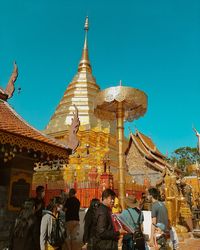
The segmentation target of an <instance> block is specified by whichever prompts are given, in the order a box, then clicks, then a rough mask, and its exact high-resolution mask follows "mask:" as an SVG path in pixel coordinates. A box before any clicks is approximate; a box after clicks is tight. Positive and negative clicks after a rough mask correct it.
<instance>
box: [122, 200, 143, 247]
mask: <svg viewBox="0 0 200 250" xmlns="http://www.w3.org/2000/svg"><path fill="white" fill-rule="evenodd" d="M125 203H126V205H127V209H125V210H124V211H123V212H122V213H121V215H120V217H119V218H120V219H122V222H123V221H124V222H125V224H124V225H125V229H126V230H127V231H130V230H129V229H131V231H130V232H129V233H128V234H126V235H124V238H123V246H122V250H145V249H147V247H146V244H145V237H144V235H143V232H142V224H143V221H144V217H143V214H142V211H141V210H140V209H139V205H140V204H139V201H138V200H137V199H136V198H135V197H133V196H129V197H127V198H126V199H125ZM122 224H123V223H122Z"/></svg>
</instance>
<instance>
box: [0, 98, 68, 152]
mask: <svg viewBox="0 0 200 250" xmlns="http://www.w3.org/2000/svg"><path fill="white" fill-rule="evenodd" d="M0 132H2V133H5V132H6V133H9V134H13V135H15V136H20V137H22V138H25V139H29V140H32V141H34V142H38V143H40V144H41V143H43V144H44V145H45V148H46V147H47V146H49V147H51V149H52V147H54V148H56V151H58V149H60V150H61V151H62V153H63V152H64V151H66V154H67V146H65V145H64V144H61V143H59V142H58V141H56V140H55V139H53V138H50V137H48V136H47V135H45V134H43V133H42V132H40V131H39V130H37V129H35V128H34V127H32V126H31V125H29V124H28V123H27V122H26V121H25V120H24V119H23V118H22V117H21V116H19V115H18V114H17V113H16V111H14V110H13V109H12V108H11V106H10V105H9V104H8V103H7V102H5V101H3V100H0ZM51 151H52V150H51Z"/></svg>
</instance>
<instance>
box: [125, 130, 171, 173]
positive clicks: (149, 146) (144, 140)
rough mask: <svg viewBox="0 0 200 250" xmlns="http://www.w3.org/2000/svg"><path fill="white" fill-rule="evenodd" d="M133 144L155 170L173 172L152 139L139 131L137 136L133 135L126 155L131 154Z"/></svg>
mask: <svg viewBox="0 0 200 250" xmlns="http://www.w3.org/2000/svg"><path fill="white" fill-rule="evenodd" d="M132 143H134V145H135V146H136V148H137V149H138V150H139V152H140V153H141V154H142V156H143V157H144V160H145V161H146V163H148V164H150V165H151V166H152V167H153V168H154V169H155V170H157V171H160V172H164V171H165V170H166V168H167V169H169V170H171V166H170V165H169V164H168V163H167V161H166V156H164V155H163V154H162V153H161V152H160V151H159V150H158V149H157V147H156V145H155V144H154V142H153V141H152V139H151V138H150V137H148V136H146V135H144V134H142V133H140V132H139V131H138V130H137V131H136V133H135V134H132V133H131V135H130V140H129V145H128V148H127V150H126V152H125V154H126V155H128V154H129V151H130V148H131V145H132Z"/></svg>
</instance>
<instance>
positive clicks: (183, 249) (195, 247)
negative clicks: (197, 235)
mask: <svg viewBox="0 0 200 250" xmlns="http://www.w3.org/2000/svg"><path fill="white" fill-rule="evenodd" d="M179 249H180V250H200V239H187V240H184V242H180V244H179Z"/></svg>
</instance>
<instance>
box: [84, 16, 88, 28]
mask: <svg viewBox="0 0 200 250" xmlns="http://www.w3.org/2000/svg"><path fill="white" fill-rule="evenodd" d="M84 30H86V31H88V30H89V22H88V16H86V19H85V27H84Z"/></svg>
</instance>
